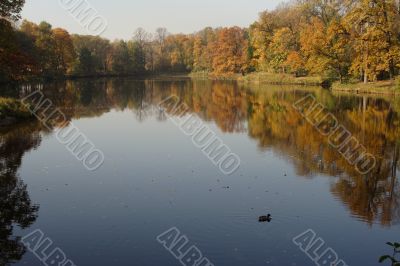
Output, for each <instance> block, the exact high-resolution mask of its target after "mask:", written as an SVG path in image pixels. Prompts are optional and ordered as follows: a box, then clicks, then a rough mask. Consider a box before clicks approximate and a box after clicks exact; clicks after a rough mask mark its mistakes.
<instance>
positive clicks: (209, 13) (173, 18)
mask: <svg viewBox="0 0 400 266" xmlns="http://www.w3.org/2000/svg"><path fill="white" fill-rule="evenodd" d="M69 1H78V0H26V4H25V6H24V9H23V12H22V18H24V19H27V20H30V21H33V22H36V23H39V22H41V21H43V20H45V21H47V22H49V23H50V24H52V25H53V27H54V28H56V27H61V28H64V29H66V30H68V31H69V32H70V33H71V34H72V33H77V34H88V33H90V32H88V31H87V29H86V28H85V27H84V26H83V25H81V24H80V23H79V22H77V21H76V20H75V19H74V16H73V15H72V14H71V13H70V12H69V11H68V10H65V9H64V8H63V6H62V4H61V3H60V2H64V3H66V2H69ZM79 1H86V2H88V4H89V5H91V6H92V7H93V8H94V9H96V11H97V12H98V14H99V15H101V16H102V17H103V18H104V21H107V28H106V30H105V31H104V32H103V33H102V34H101V36H102V37H105V38H109V39H111V40H113V39H130V38H131V37H132V36H133V33H134V31H135V29H137V28H138V27H142V28H144V29H145V30H147V31H149V32H154V31H155V29H157V28H158V27H165V28H167V29H168V32H170V33H193V32H196V31H199V30H201V29H203V28H205V27H207V26H211V27H219V26H241V27H248V26H249V25H250V24H251V23H253V22H254V21H256V20H257V18H258V14H259V12H261V11H263V10H266V9H269V10H271V9H274V8H275V7H276V6H277V5H278V4H279V3H280V2H281V0H112V1H110V0H79Z"/></svg>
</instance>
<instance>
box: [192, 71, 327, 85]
mask: <svg viewBox="0 0 400 266" xmlns="http://www.w3.org/2000/svg"><path fill="white" fill-rule="evenodd" d="M189 76H190V77H191V78H195V79H209V80H237V81H239V82H243V83H257V84H273V85H309V86H321V85H322V84H323V83H324V80H323V78H321V77H295V76H294V75H291V74H278V73H266V72H255V73H250V74H247V75H245V76H243V75H241V74H214V73H210V72H194V73H191V74H190V75H189Z"/></svg>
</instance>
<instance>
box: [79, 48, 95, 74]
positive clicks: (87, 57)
mask: <svg viewBox="0 0 400 266" xmlns="http://www.w3.org/2000/svg"><path fill="white" fill-rule="evenodd" d="M76 72H77V73H78V74H81V75H93V74H95V72H96V70H95V64H94V60H93V56H92V53H91V52H90V50H89V49H88V48H86V47H83V48H81V50H80V51H79V56H78V63H77V66H76Z"/></svg>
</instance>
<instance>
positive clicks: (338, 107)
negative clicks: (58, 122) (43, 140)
mask: <svg viewBox="0 0 400 266" xmlns="http://www.w3.org/2000/svg"><path fill="white" fill-rule="evenodd" d="M43 91H44V93H45V94H46V96H47V97H49V98H50V99H51V100H52V101H53V103H54V104H55V105H56V106H58V107H59V108H60V109H61V110H62V111H63V112H64V113H65V114H66V116H67V118H68V119H72V118H73V119H79V118H83V117H96V116H101V115H102V114H104V113H107V112H109V111H111V110H118V111H123V110H131V111H132V112H133V114H134V117H135V118H136V119H137V120H138V121H144V120H146V119H148V118H150V117H155V118H157V119H158V120H159V121H164V120H165V116H164V115H163V114H162V113H160V111H159V109H158V108H157V105H158V103H159V102H161V101H162V100H163V99H165V98H167V97H169V96H171V95H174V96H177V97H179V98H180V99H181V100H183V101H184V103H185V104H186V105H187V106H189V107H190V109H191V112H193V113H196V114H197V115H198V116H200V117H201V118H202V119H203V120H205V121H213V122H215V124H216V125H218V127H219V128H220V129H221V130H222V131H223V132H226V133H233V132H241V133H246V134H248V135H249V137H251V138H253V139H255V140H257V142H258V144H259V148H260V149H261V150H273V151H274V152H276V153H279V154H282V155H283V157H284V158H286V159H287V160H288V161H290V162H291V163H292V164H293V165H294V167H295V169H296V173H297V174H298V175H299V176H302V177H305V178H313V177H314V176H316V175H317V174H318V175H321V174H322V175H326V176H328V177H335V178H332V185H331V188H330V192H331V193H332V194H333V196H334V197H335V198H337V199H338V200H340V201H341V202H343V204H344V205H345V206H346V207H347V208H348V209H349V211H350V212H351V214H352V215H353V216H355V217H357V218H358V219H361V220H363V221H365V222H367V223H368V224H371V225H372V224H373V223H380V224H382V225H385V226H391V225H393V224H395V223H398V222H399V221H400V207H399V206H400V186H399V182H398V178H397V173H398V170H397V167H398V165H399V147H400V143H399V139H400V116H399V112H400V102H398V100H397V101H396V99H384V98H374V97H358V96H347V95H333V94H332V93H330V92H329V91H327V90H323V89H320V88H306V87H302V88H285V87H274V86H270V85H267V86H263V85H254V86H251V87H250V86H245V85H240V84H238V83H236V82H227V81H209V80H199V81H193V80H190V79H181V78H179V79H168V80H130V79H97V80H84V81H74V82H61V83H52V84H46V85H44V87H43ZM25 93H27V92H25ZM308 93H312V94H313V95H314V96H315V97H316V98H317V100H318V101H319V102H321V103H322V104H323V105H324V106H326V107H327V108H328V109H329V111H330V112H331V113H333V114H334V115H335V116H336V117H337V118H338V120H339V123H340V124H342V125H344V126H345V127H346V128H347V129H349V130H350V131H351V132H352V133H353V135H354V136H355V137H356V138H357V139H358V140H359V141H360V142H361V143H362V144H363V145H364V146H365V147H366V148H367V151H368V152H370V153H372V154H374V155H375V156H376V158H377V161H378V162H377V167H376V168H375V169H374V171H373V172H371V173H370V174H369V175H368V176H362V175H360V174H359V173H358V172H357V171H356V170H355V169H354V167H353V166H352V165H350V164H348V163H347V161H346V160H345V159H343V157H342V156H341V155H340V154H339V153H338V152H337V150H335V149H333V148H332V147H331V146H330V145H329V143H328V140H327V138H325V137H324V136H321V135H320V134H319V133H318V131H317V130H315V129H314V128H313V126H312V125H310V124H309V123H307V122H306V121H305V120H304V118H303V117H302V116H301V115H300V114H299V113H298V112H297V111H296V110H294V108H293V107H292V105H293V103H295V102H296V101H297V100H299V99H300V98H302V97H304V96H305V95H306V94H308ZM60 95H62V97H60ZM167 111H168V110H167ZM27 135H28V136H29V134H27ZM31 138H32V136H31ZM15 141H16V142H21V143H22V144H18V145H23V143H24V141H23V139H22V140H17V139H15ZM38 141H39V140H38ZM28 142H29V141H28ZM25 143H26V142H25ZM29 143H31V145H32V142H29ZM3 145H4V144H3ZM32 147H33V146H29V145H28V146H26V147H25V150H28V149H29V148H32ZM3 154H5V153H3ZM20 154H21V153H20ZM8 156H11V155H8ZM8 156H7V155H6V156H5V158H8ZM13 156H15V155H13ZM20 156H22V155H20ZM8 167H9V166H8ZM17 184H18V182H16V183H15V185H14V187H18V186H17ZM22 187H23V186H22Z"/></svg>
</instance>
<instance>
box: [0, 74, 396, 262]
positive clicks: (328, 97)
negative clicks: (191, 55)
mask: <svg viewBox="0 0 400 266" xmlns="http://www.w3.org/2000/svg"><path fill="white" fill-rule="evenodd" d="M37 89H39V90H40V92H41V93H42V94H43V95H44V96H45V97H46V99H49V100H50V101H51V103H52V105H53V106H54V107H56V108H58V109H59V110H60V111H61V112H62V113H63V114H64V115H65V118H66V120H67V123H66V124H63V125H62V127H61V126H60V124H59V123H57V122H54V123H51V126H46V125H45V124H44V123H41V122H38V121H37V122H36V121H30V122H23V123H20V124H18V125H16V126H13V127H12V128H8V129H7V128H3V129H0V151H1V152H0V162H1V163H0V167H1V169H0V178H1V179H0V182H1V187H0V189H1V192H0V197H1V201H0V206H1V209H0V216H1V217H0V262H1V263H0V264H1V265H3V264H4V265H7V264H10V265H32V266H35V265H44V264H43V262H44V261H46V259H45V257H48V256H50V255H51V252H53V251H54V250H56V248H59V249H60V250H62V252H63V254H65V256H66V258H65V259H69V260H70V262H73V263H74V264H75V265H77V266H79V265H97V266H100V265H166V266H167V265H182V264H181V262H180V261H179V260H182V257H180V258H176V257H179V255H182V256H183V255H184V253H185V252H186V251H188V250H189V249H190V248H191V247H195V248H197V249H198V250H199V251H201V255H202V258H204V260H203V261H202V264H201V265H202V266H203V265H204V266H206V265H207V263H208V265H314V262H313V261H312V258H311V257H312V254H311V257H310V253H311V251H312V252H315V254H316V256H317V255H318V256H322V255H323V254H324V252H325V251H327V250H329V248H331V251H334V253H332V254H336V255H337V257H338V260H339V259H341V260H342V261H343V262H345V263H346V264H347V265H379V263H378V259H379V257H380V256H381V255H385V254H391V250H390V248H389V247H388V246H386V245H385V243H386V242H388V241H399V240H400V223H399V222H400V185H399V180H398V176H399V171H398V165H399V151H400V150H399V148H400V141H399V137H400V99H398V98H394V97H389V98H385V97H372V96H362V95H347V94H332V93H331V92H330V91H328V90H324V89H322V88H318V87H315V88H313V87H301V86H297V87H294V86H292V87H280V86H273V85H244V84H239V83H236V82H232V81H209V80H191V79H188V78H185V77H170V78H158V79H143V80H139V79H131V78H126V79H97V80H90V79H88V80H78V81H68V82H53V83H45V84H31V85H27V86H23V87H22V88H21V89H20V90H19V91H16V90H12V89H11V90H10V89H5V88H3V89H2V90H1V94H3V95H6V96H11V97H19V98H23V97H26V96H27V95H29V94H30V93H32V92H34V91H35V90H37ZM307 95H312V96H313V97H314V99H315V100H316V101H317V102H318V103H320V104H321V106H324V108H325V109H326V110H327V111H329V113H330V114H332V116H334V117H335V118H336V119H337V121H338V123H340V125H342V126H343V127H345V128H346V129H347V130H348V131H349V132H351V134H352V136H353V137H354V138H355V139H357V140H358V141H359V142H360V144H362V145H363V147H365V150H366V151H367V152H369V153H370V154H372V155H373V156H374V158H375V161H376V164H375V165H374V167H373V169H372V170H371V171H369V172H368V173H360V171H358V170H357V167H355V165H354V164H352V163H351V162H349V160H347V159H346V158H344V156H343V155H342V154H341V153H340V151H339V150H338V149H335V148H334V147H333V146H332V145H330V143H329V138H328V136H324V135H323V134H321V132H320V131H319V130H318V129H317V128H316V127H315V125H313V124H312V123H310V122H308V121H307V118H306V117H304V116H303V115H302V113H301V112H299V111H298V110H296V108H294V104H295V103H296V102H299V100H301V99H303V98H304V97H307ZM171 97H173V99H179V102H180V103H181V104H182V106H185V112H176V110H175V112H174V110H172V109H170V108H169V107H170V106H164V105H163V103H165V101H166V99H167V100H168V99H171ZM191 117H192V118H193V117H195V118H198V120H197V122H199V123H201V126H203V127H204V128H207V129H208V130H209V132H212V134H213V136H214V138H215V139H216V140H219V141H221V143H223V144H224V145H225V147H228V148H229V151H230V152H231V154H234V155H236V156H237V158H239V159H240V163H238V165H237V169H236V168H235V169H233V167H232V169H233V170H234V171H232V173H229V174H226V173H225V172H223V171H222V170H221V165H220V164H218V163H216V160H215V158H214V160H213V159H210V153H208V154H207V152H206V151H205V150H204V149H203V148H202V147H199V145H196V143H194V141H193V138H192V136H191V134H187V133H188V132H187V131H186V132H185V130H184V127H183V126H182V125H183V124H180V125H179V124H178V123H177V120H180V121H186V120H184V119H185V118H186V119H188V118H189V119H190V118H191ZM60 127H61V128H60ZM69 127H75V128H77V129H78V130H79V131H80V132H82V133H83V134H84V135H85V136H86V137H87V139H88V140H90V142H91V143H92V144H93V145H94V146H95V147H96V149H98V150H99V151H101V152H102V154H103V155H104V162H103V163H102V164H101V165H100V166H99V167H98V168H96V169H95V170H92V171H90V170H88V169H87V168H86V167H85V165H84V164H83V163H82V162H81V161H80V160H78V159H77V158H76V156H74V154H72V153H71V151H70V150H69V149H68V148H67V147H66V145H65V144H63V143H60V140H59V138H58V137H57V132H59V130H67V129H68V128H69ZM186 129H187V130H189V128H186ZM211 157H213V156H211ZM232 164H233V163H232ZM222 167H223V166H222ZM267 214H271V217H272V220H270V219H268V221H264V222H260V221H259V217H260V216H266V215H267ZM171 228H175V229H173V230H172V231H168V230H169V229H171ZM37 230H40V231H37ZM307 230H311V231H307ZM178 231H179V234H176V232H178ZM35 232H36V233H37V232H41V234H39V235H40V236H41V239H37V238H36V239H35V238H32V233H33V234H35ZM304 232H309V233H310V232H312V233H311V235H312V236H313V237H314V239H313V241H311V242H307V241H309V240H311V239H308V238H302V237H301V234H302V233H304ZM30 234H31V235H30ZM306 235H307V233H306ZM309 235H310V234H309ZM179 236H186V238H183V242H182V241H179V239H178V238H177V237H179ZM297 236H300V238H297V240H298V241H297V240H296V237H297ZM303 236H304V235H303ZM22 237H25V238H23V240H21V238H22ZM174 237H176V238H174ZM45 238H47V240H49V241H48V242H46V241H44V240H45ZM317 238H320V242H318V241H316V240H318V239H317ZM174 239H175V242H173V243H172V242H171V241H173V240H174ZM39 240H40V241H39ZM185 240H186V241H185ZM300 240H303V243H305V242H307V243H309V244H314V245H313V248H312V249H311V251H310V250H309V251H308V252H303V251H302V249H301V246H299V245H296V244H295V243H299V241H300ZM43 241H44V242H43ZM315 241H316V242H315ZM185 242H187V243H186V245H181V244H182V243H183V244H185ZM26 243H31V244H32V243H34V245H30V246H27V245H26ZM50 243H51V245H50ZM171 243H172V244H176V245H177V246H176V248H175V255H174V250H173V245H172V244H171ZM319 243H320V244H321V247H319V246H320V245H319ZM24 244H25V246H24ZM36 244H41V247H39V245H36ZM170 244H171V245H170ZM47 246H48V248H47V249H46V247H47ZM179 247H180V249H179V250H178V248H179ZM309 247H310V246H309ZM40 252H42V255H40ZM194 256H195V255H194ZM199 258H200V257H199ZM186 259H188V258H186ZM47 262H49V261H47ZM319 264H320V265H323V264H322V262H321V261H320V262H319ZM346 264H342V265H346ZM68 265H73V264H68ZM187 265H193V263H192V262H190V259H188V260H187Z"/></svg>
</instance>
